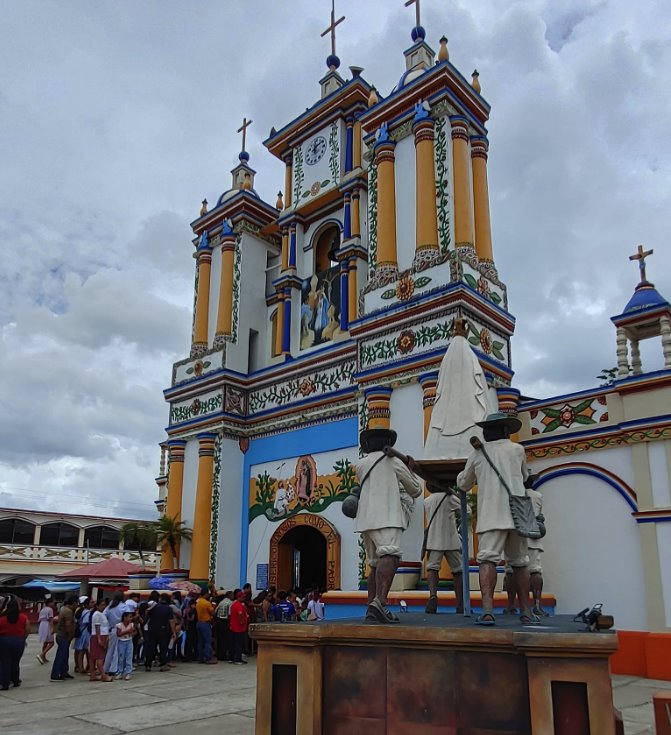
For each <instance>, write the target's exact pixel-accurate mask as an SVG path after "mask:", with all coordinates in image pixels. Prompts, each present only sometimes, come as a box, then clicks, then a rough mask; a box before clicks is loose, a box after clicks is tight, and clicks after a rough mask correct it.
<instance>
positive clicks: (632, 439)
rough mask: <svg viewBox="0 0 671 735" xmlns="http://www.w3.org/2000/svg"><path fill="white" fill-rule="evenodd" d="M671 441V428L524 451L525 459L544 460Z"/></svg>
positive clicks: (634, 432)
mask: <svg viewBox="0 0 671 735" xmlns="http://www.w3.org/2000/svg"><path fill="white" fill-rule="evenodd" d="M663 439H671V426H664V427H658V428H654V429H646V430H644V431H624V432H622V433H621V434H617V435H615V436H606V437H599V438H596V439H579V440H577V441H571V439H570V437H566V441H565V442H564V443H563V444H559V445H557V444H555V445H553V446H550V447H530V448H528V449H527V450H526V454H527V459H528V460H532V459H545V458H546V457H565V456H568V455H571V454H575V453H576V452H587V451H592V450H596V449H610V448H612V447H621V446H626V445H629V444H638V443H639V442H648V441H658V440H663Z"/></svg>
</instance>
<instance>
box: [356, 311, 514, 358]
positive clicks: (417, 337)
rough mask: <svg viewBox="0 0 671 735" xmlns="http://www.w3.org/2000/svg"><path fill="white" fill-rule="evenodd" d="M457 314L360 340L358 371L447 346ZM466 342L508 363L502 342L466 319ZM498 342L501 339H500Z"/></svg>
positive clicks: (488, 331)
mask: <svg viewBox="0 0 671 735" xmlns="http://www.w3.org/2000/svg"><path fill="white" fill-rule="evenodd" d="M455 315H456V311H454V312H450V315H449V316H448V317H447V318H445V317H439V318H436V319H433V320H431V321H428V322H425V323H424V324H421V325H413V326H411V327H405V328H404V329H402V330H400V331H398V332H396V333H392V334H391V335H389V336H386V337H380V338H373V339H370V340H368V341H362V342H361V343H360V345H359V364H360V366H361V368H363V369H365V368H369V367H372V366H374V365H379V364H381V363H385V362H389V361H391V360H395V359H398V358H401V357H404V356H405V355H409V354H411V353H412V354H421V353H422V352H428V351H429V350H430V349H435V348H436V347H437V346H438V345H440V344H444V345H445V346H446V347H447V344H448V343H449V340H450V337H451V334H452V322H453V319H454V316H455ZM468 326H469V334H470V337H469V342H470V343H471V344H472V345H474V346H477V348H478V349H479V350H480V351H481V352H483V353H484V354H486V355H493V356H494V357H495V358H496V359H497V360H501V362H506V361H507V353H508V347H507V344H506V342H505V340H504V341H499V340H496V339H493V336H496V337H500V335H493V333H492V332H491V331H490V329H489V328H488V327H485V326H482V325H479V324H476V323H474V322H473V321H472V320H468ZM500 339H501V340H503V339H504V338H503V337H501V338H500Z"/></svg>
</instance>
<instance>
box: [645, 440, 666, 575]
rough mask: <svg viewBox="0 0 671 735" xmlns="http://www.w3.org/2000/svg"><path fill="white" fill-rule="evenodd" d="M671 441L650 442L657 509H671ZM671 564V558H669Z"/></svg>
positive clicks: (653, 496) (650, 461)
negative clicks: (670, 453)
mask: <svg viewBox="0 0 671 735" xmlns="http://www.w3.org/2000/svg"><path fill="white" fill-rule="evenodd" d="M670 445H671V442H670V441H668V440H667V441H657V442H648V444H647V447H648V462H649V463H650V481H651V482H652V498H653V503H654V504H655V508H668V507H671V483H670V482H669V459H668V457H669V455H668V448H669V446H670ZM667 558H668V560H669V562H670V563H671V556H669V557H667Z"/></svg>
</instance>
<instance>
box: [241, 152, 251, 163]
mask: <svg viewBox="0 0 671 735" xmlns="http://www.w3.org/2000/svg"><path fill="white" fill-rule="evenodd" d="M238 158H239V159H240V160H241V161H245V162H247V161H249V153H247V151H240V153H238Z"/></svg>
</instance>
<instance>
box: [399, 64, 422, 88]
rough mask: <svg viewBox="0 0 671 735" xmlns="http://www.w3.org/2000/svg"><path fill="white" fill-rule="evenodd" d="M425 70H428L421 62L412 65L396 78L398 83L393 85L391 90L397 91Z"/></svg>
mask: <svg viewBox="0 0 671 735" xmlns="http://www.w3.org/2000/svg"><path fill="white" fill-rule="evenodd" d="M426 71H428V69H427V67H425V66H424V65H423V64H421V65H417V66H414V67H413V68H412V69H408V71H406V72H404V74H403V76H402V77H401V78H400V79H399V80H398V84H397V85H396V86H395V87H394V89H393V90H392V92H398V90H399V89H403V87H407V86H408V84H410V82H414V81H415V79H418V78H419V77H421V76H422V74H424V73H425V72H426Z"/></svg>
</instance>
